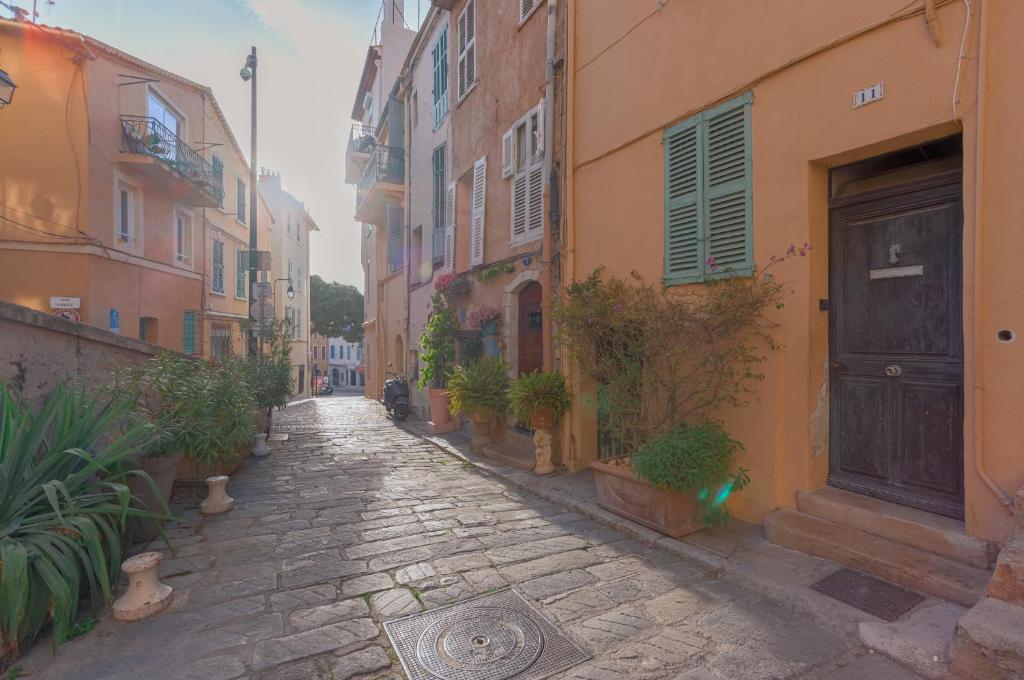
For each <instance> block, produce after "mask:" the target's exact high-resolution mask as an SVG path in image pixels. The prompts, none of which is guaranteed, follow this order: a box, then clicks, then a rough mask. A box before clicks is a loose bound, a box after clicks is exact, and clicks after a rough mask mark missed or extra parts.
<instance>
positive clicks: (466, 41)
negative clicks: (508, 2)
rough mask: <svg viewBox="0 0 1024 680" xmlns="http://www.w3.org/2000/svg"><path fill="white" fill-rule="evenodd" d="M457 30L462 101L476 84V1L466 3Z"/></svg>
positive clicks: (459, 83)
mask: <svg viewBox="0 0 1024 680" xmlns="http://www.w3.org/2000/svg"><path fill="white" fill-rule="evenodd" d="M456 28H457V34H458V41H459V44H458V47H459V65H458V70H459V73H458V95H459V101H462V99H463V97H465V96H466V95H467V94H469V91H470V90H471V89H473V85H474V84H475V83H476V0H469V2H467V3H466V6H465V8H463V10H462V13H461V14H459V20H458V24H457V26H456Z"/></svg>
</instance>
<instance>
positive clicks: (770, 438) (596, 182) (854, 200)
mask: <svg viewBox="0 0 1024 680" xmlns="http://www.w3.org/2000/svg"><path fill="white" fill-rule="evenodd" d="M925 4H927V3H925ZM651 5H653V3H650V4H648V3H634V2H628V3H627V2H621V3H607V2H604V3H596V2H595V3H591V2H580V1H576V2H570V3H569V21H570V26H569V40H570V48H569V51H568V64H567V68H568V75H569V82H568V88H569V89H568V110H567V116H568V132H567V154H568V157H569V163H568V178H567V187H566V193H567V195H566V210H567V213H568V214H567V233H566V243H565V247H564V250H563V268H562V275H563V280H565V281H567V282H568V281H579V280H582V279H584V278H586V276H587V275H588V274H590V273H591V272H592V271H594V270H595V269H596V268H598V267H604V268H605V269H606V271H607V273H608V274H614V275H618V276H628V275H629V273H630V272H632V271H637V272H639V273H640V274H641V275H642V276H643V277H644V278H645V279H646V280H648V281H659V280H664V281H665V282H666V285H679V286H686V285H694V284H695V283H699V282H700V281H701V280H705V279H706V278H708V276H709V271H708V262H707V258H709V257H714V258H715V259H717V261H718V263H719V264H720V265H721V263H723V262H724V263H726V264H727V265H729V266H730V267H731V268H734V271H735V272H736V273H737V274H739V275H744V274H745V273H746V271H749V270H750V269H752V268H754V267H758V266H763V265H764V264H766V263H767V262H768V261H769V260H770V258H771V257H772V256H779V255H783V254H785V252H786V251H787V250H788V249H789V247H790V246H791V245H793V244H795V245H797V246H801V245H803V244H805V243H806V244H810V246H811V250H810V252H809V253H808V254H807V256H806V257H803V258H799V257H797V258H792V259H790V260H787V261H786V262H785V263H784V264H783V265H782V266H780V267H779V268H778V269H777V270H776V275H777V276H779V277H781V278H782V279H784V280H785V281H786V282H787V286H788V288H789V289H790V291H791V294H790V295H789V297H788V299H787V302H786V305H785V308H784V309H782V310H778V311H775V312H773V313H772V320H773V321H775V322H777V323H778V328H777V330H776V333H775V335H776V338H777V340H778V341H779V342H780V343H781V345H782V348H781V349H780V350H779V351H777V352H770V353H768V361H767V363H766V364H765V366H764V368H765V374H766V378H765V380H764V381H763V383H761V384H759V386H758V396H759V399H758V400H756V401H755V402H754V403H753V404H752V405H750V406H748V407H746V408H744V409H741V410H735V411H729V412H725V413H722V414H721V416H722V417H723V418H724V420H725V422H726V426H727V429H728V430H729V431H730V433H731V434H733V435H734V436H735V437H736V438H738V439H739V440H741V441H742V442H743V443H744V444H745V447H746V451H745V452H744V453H743V454H742V455H741V459H740V464H741V465H743V466H744V467H747V468H749V469H750V471H751V477H752V479H753V483H752V484H751V486H750V487H749V488H747V489H745V490H744V491H743V493H741V494H735V495H734V496H733V497H732V498H731V499H730V505H731V508H732V510H733V512H734V514H735V515H736V516H737V517H739V518H740V519H743V520H747V521H751V522H757V523H761V522H763V521H765V520H766V518H768V517H769V515H770V514H771V513H773V511H776V509H778V508H783V509H786V508H795V507H797V499H798V494H800V493H803V492H809V491H813V490H815V489H820V488H822V487H825V486H826V485H828V486H833V487H838V488H839V489H842V490H844V491H847V492H851V493H856V494H858V495H862V496H864V497H869V498H876V499H882V500H887V501H892V502H895V503H897V504H902V505H905V506H910V507H913V508H917V509H924V510H926V511H928V512H931V513H935V514H937V515H944V516H946V517H950V518H952V521H962V522H963V525H962V526H963V530H964V531H965V533H966V534H968V535H969V536H973V537H978V538H981V539H984V540H986V541H993V542H997V543H998V542H1002V541H1004V540H1005V539H1006V537H1007V535H1008V533H1009V531H1010V528H1011V519H1012V514H1011V510H1010V506H1009V498H1010V496H1011V495H1012V494H1013V493H1014V492H1015V491H1016V490H1017V489H1018V488H1020V487H1021V486H1022V484H1024V464H1022V461H1024V459H1022V457H1021V455H1020V450H1019V449H1020V447H1019V444H1018V443H1017V440H1018V439H1019V437H1018V436H1017V435H1016V432H1015V423H1016V421H1017V420H1018V418H1019V416H1018V415H1017V411H1018V410H1019V409H1018V406H1017V405H1018V404H1020V403H1021V401H1022V400H1024V354H1022V352H1021V349H1020V348H1021V345H1020V343H1019V342H1017V341H1016V338H1017V335H1018V334H1019V333H1020V332H1021V328H1020V320H1021V319H1022V318H1024V299H1022V298H1021V296H1020V295H1019V291H1020V288H1021V286H1020V274H1019V262H1020V261H1021V259H1022V258H1024V237H1022V235H1021V233H1020V230H1019V229H1017V228H1016V226H1015V225H1019V224H1021V223H1022V222H1024V204H1022V203H1021V201H1020V200H1019V198H1018V197H1017V196H1016V191H1015V190H1014V187H1015V186H1016V185H1017V184H1019V181H1020V180H1021V179H1022V178H1024V160H1022V159H1024V142H1022V141H1021V136H1020V135H1019V134H1018V131H1017V130H1016V127H1017V126H1016V125H1015V119H1017V118H1019V114H1018V113H1017V112H1018V111H1019V109H1020V105H1021V101H1020V100H1021V97H1022V95H1021V90H1020V88H1019V87H1017V86H1016V85H1015V82H1016V79H1017V78H1019V73H1020V72H1021V71H1022V70H1024V52H1022V51H1021V50H1020V49H1018V48H1017V46H1016V45H1015V44H1014V42H1015V40H1016V39H1017V38H1018V37H1019V36H1020V35H1021V34H1022V32H1024V6H1022V5H1021V4H1019V3H1011V2H993V1H986V2H975V3H962V2H943V1H942V0H939V1H938V2H936V3H935V5H936V6H937V11H936V15H935V21H926V17H925V14H924V9H923V7H922V6H918V5H913V6H908V7H906V8H904V9H902V10H901V9H900V7H901V6H902V3H899V2H896V3H893V2H889V1H888V0H864V1H863V2H856V3H800V2H794V1H786V2H781V3H780V2H748V1H747V0H723V1H721V2H715V3H686V2H665V3H659V5H658V8H656V9H653V10H652V6H651ZM724 36H728V39H725V38H724ZM780 37H783V38H782V39H780ZM691 171H692V173H691ZM564 370H566V371H567V372H569V373H570V374H571V373H572V367H571V366H569V365H565V366H564ZM572 379H573V381H574V384H575V386H576V394H575V397H574V403H573V409H572V413H571V417H570V418H569V421H568V425H567V427H566V428H565V432H564V438H563V462H564V463H565V464H566V465H567V466H568V467H570V468H571V469H581V468H582V467H584V466H585V465H587V464H588V463H589V462H590V461H592V460H595V459H596V458H597V457H598V456H599V445H598V440H597V424H596V420H595V415H594V412H593V408H592V407H590V406H588V403H592V401H591V402H588V400H587V399H586V395H587V394H589V393H590V392H591V390H592V386H590V385H587V384H586V381H584V380H582V379H581V378H580V377H579V376H578V375H573V376H572Z"/></svg>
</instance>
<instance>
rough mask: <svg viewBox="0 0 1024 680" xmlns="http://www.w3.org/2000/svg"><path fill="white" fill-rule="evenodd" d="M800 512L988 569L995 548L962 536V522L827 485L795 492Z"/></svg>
mask: <svg viewBox="0 0 1024 680" xmlns="http://www.w3.org/2000/svg"><path fill="white" fill-rule="evenodd" d="M796 505H797V508H798V509H799V510H800V512H802V513H804V514H806V515H811V516H812V517H817V518H819V519H824V520H828V521H829V522H834V523H835V524H841V525H843V526H846V527H850V528H851V529H859V530H860V531H864V532H867V533H869V534H874V535H876V536H880V537H882V538H887V539H889V540H891V541H895V542H896V543H902V544H904V545H908V546H912V547H914V548H919V549H921V550H924V551H926V552H929V553H932V554H933V555H938V556H940V557H947V558H949V559H951V560H954V561H956V562H961V563H963V564H967V565H970V566H972V567H977V568H978V569H991V568H992V566H993V564H994V561H995V556H996V554H997V553H998V547H997V546H995V545H993V544H991V543H989V542H988V541H985V540H982V539H980V538H975V537H974V536H968V535H967V534H965V533H964V523H963V522H962V521H959V520H956V519H953V518H951V517H943V516H941V515H935V514H932V513H930V512H925V511H924V510H918V509H916V508H910V507H907V506H905V505H897V504H896V503H889V502H887V501H883V500H880V499H877V498H871V497H869V496H862V495H860V494H856V493H851V492H849V491H843V490H842V489H836V488H833V487H829V486H826V487H824V488H821V489H817V490H815V491H810V492H806V493H798V494H797V500H796Z"/></svg>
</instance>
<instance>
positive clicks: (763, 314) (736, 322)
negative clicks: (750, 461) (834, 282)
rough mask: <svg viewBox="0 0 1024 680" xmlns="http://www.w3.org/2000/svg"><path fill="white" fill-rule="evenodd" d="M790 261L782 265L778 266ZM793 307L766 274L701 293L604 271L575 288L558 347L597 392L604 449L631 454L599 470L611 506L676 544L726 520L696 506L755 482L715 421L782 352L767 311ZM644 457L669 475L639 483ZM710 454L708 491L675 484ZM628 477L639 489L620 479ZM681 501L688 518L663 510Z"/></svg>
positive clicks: (743, 398) (560, 310) (566, 303)
mask: <svg viewBox="0 0 1024 680" xmlns="http://www.w3.org/2000/svg"><path fill="white" fill-rule="evenodd" d="M785 259H786V258H773V259H772V261H771V262H772V265H770V266H774V265H776V264H778V263H780V262H782V261H784V260H785ZM709 265H711V266H712V268H713V267H714V262H713V260H709ZM784 297H785V289H784V287H783V286H782V284H780V283H778V282H777V281H776V280H775V279H774V278H772V277H770V276H767V275H766V272H765V270H761V271H759V272H756V273H755V274H754V275H752V276H748V277H724V278H721V279H717V280H713V281H711V282H708V283H707V284H705V285H703V286H699V287H698V286H681V287H664V286H662V285H660V284H657V285H650V284H646V283H644V282H643V281H642V280H640V279H639V278H638V277H636V276H635V275H634V278H633V279H632V280H622V279H619V278H616V277H610V278H605V277H604V276H602V272H601V271H600V270H597V271H595V272H594V273H593V274H591V275H590V276H589V277H588V278H587V279H586V280H584V281H580V282H576V283H573V284H571V285H570V286H568V287H567V290H566V293H565V295H564V296H563V297H562V300H561V301H560V302H559V304H558V306H557V307H556V310H555V318H556V322H557V324H558V328H559V340H560V343H561V346H562V347H563V348H564V349H565V350H566V351H567V352H568V354H569V355H570V357H571V358H572V360H573V361H574V362H575V364H576V365H577V366H578V367H579V368H580V370H581V373H583V374H584V375H585V376H587V377H588V378H590V379H591V380H592V381H593V382H594V383H595V384H596V385H597V393H596V394H597V399H596V400H595V401H596V410H597V417H598V422H599V427H600V428H601V429H600V432H601V434H602V440H603V441H602V443H603V444H605V445H608V444H610V445H611V448H613V449H614V450H615V451H616V452H617V453H618V454H624V455H622V456H619V457H617V458H615V459H614V460H603V461H598V462H595V463H593V464H592V467H593V469H594V472H595V479H596V483H597V491H598V500H599V503H600V504H601V505H602V506H603V507H605V508H606V509H608V510H611V511H612V512H616V513H618V514H621V515H623V516H625V517H629V518H631V519H634V520H636V521H639V522H642V523H644V524H646V525H647V526H650V527H652V528H655V529H657V530H658V531H661V532H663V533H666V534H669V535H671V536H680V535H683V534H685V533H687V532H689V531H692V530H695V528H698V527H699V526H700V522H701V521H702V520H712V519H715V518H724V517H726V516H727V515H726V513H725V511H724V505H723V504H719V507H718V508H717V509H716V510H715V512H712V513H709V512H708V510H707V508H706V507H705V508H703V509H701V508H700V507H699V501H700V499H699V498H697V496H698V495H699V494H701V493H703V490H704V489H705V487H706V488H707V493H708V494H713V493H717V491H716V489H722V488H725V487H726V486H728V488H729V492H728V493H726V494H725V495H724V496H723V498H722V501H723V503H724V500H725V498H726V497H728V495H729V493H731V491H732V490H736V489H738V488H742V487H743V486H746V483H747V480H748V476H747V473H746V471H738V472H736V473H733V472H731V468H729V466H730V465H731V464H732V463H733V461H734V457H735V455H736V452H737V451H739V448H738V446H737V445H736V443H735V442H732V440H731V439H728V437H727V435H725V434H724V431H723V430H722V429H721V425H720V424H717V423H716V424H714V425H709V424H708V423H709V422H711V421H712V419H713V414H715V413H716V411H717V410H718V409H720V408H721V407H732V408H735V407H740V406H743V405H745V404H746V403H748V399H749V398H750V397H751V396H752V395H753V394H754V391H753V385H754V384H755V383H756V382H757V381H759V380H761V379H763V375H762V374H761V373H760V372H759V370H758V369H759V367H760V364H761V363H762V362H763V361H765V356H764V355H765V352H766V351H767V350H770V349H771V348H773V347H774V346H775V344H774V341H773V339H772V335H771V330H772V329H773V328H774V324H773V323H772V322H771V321H770V320H769V319H768V318H767V312H768V310H771V309H773V308H776V307H779V306H781V305H782V302H783V299H784ZM712 434H714V435H715V437H712V436H711V435H712ZM723 436H724V437H725V439H723V438H722V437H723ZM716 437H717V438H716ZM694 442H696V443H694ZM711 444H715V446H717V447H718V448H711ZM702 446H703V447H704V448H701V447H702ZM641 452H645V455H646V456H647V458H646V460H648V461H651V460H661V461H663V462H664V465H665V469H663V470H662V471H661V473H660V474H654V472H653V470H656V469H657V466H655V465H653V464H652V465H648V466H647V467H643V464H641V468H642V469H644V470H647V471H648V472H650V473H651V475H652V476H651V477H649V478H645V477H644V475H643V474H639V475H637V474H634V463H635V457H636V456H637V455H639V454H640V453H641ZM666 452H670V453H666ZM655 453H659V455H655ZM701 456H705V457H707V458H708V459H714V460H716V461H717V463H716V464H715V465H708V466H707V467H706V468H704V472H703V473H702V475H703V476H701V477H700V479H701V480H702V481H703V485H702V486H701V487H700V488H693V487H692V486H691V483H692V480H693V479H697V477H696V476H694V477H692V478H688V479H690V481H687V482H686V483H685V484H683V483H675V482H671V481H670V480H671V479H674V477H672V475H682V474H683V473H684V472H685V471H684V470H683V467H685V466H687V465H693V464H695V463H694V461H697V462H700V463H701V465H704V464H705V463H706V462H707V461H706V460H705V459H704V458H701ZM673 466H676V468H673ZM627 477H628V478H629V481H630V482H631V483H630V484H626V483H620V482H619V481H616V480H624V479H626V478H627ZM613 478H614V479H613ZM652 482H654V484H658V486H655V485H654V484H652ZM730 484H731V485H730ZM683 497H688V499H689V500H690V501H694V503H691V504H690V505H689V506H685V510H686V511H684V509H680V508H682V507H683V506H680V508H676V510H672V509H671V508H668V507H666V506H667V505H670V504H672V503H676V504H680V503H684V501H683V500H681V499H682V498H683ZM684 516H685V517H686V518H685V519H684Z"/></svg>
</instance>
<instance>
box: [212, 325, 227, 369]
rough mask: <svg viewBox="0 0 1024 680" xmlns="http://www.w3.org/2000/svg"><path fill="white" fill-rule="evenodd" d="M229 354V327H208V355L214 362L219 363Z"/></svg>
mask: <svg viewBox="0 0 1024 680" xmlns="http://www.w3.org/2000/svg"><path fill="white" fill-rule="evenodd" d="M231 354H232V349H231V326H230V325H228V324H226V323H215V324H213V325H212V326H211V327H210V355H211V356H212V357H213V358H214V360H215V361H220V360H221V359H226V358H228V357H229V356H231Z"/></svg>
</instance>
